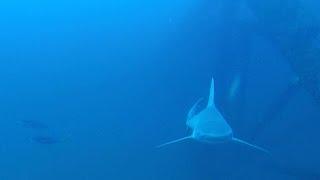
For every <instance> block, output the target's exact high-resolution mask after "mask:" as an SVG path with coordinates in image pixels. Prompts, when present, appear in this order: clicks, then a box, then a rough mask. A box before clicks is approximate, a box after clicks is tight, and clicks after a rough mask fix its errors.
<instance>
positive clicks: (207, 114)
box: [157, 78, 269, 154]
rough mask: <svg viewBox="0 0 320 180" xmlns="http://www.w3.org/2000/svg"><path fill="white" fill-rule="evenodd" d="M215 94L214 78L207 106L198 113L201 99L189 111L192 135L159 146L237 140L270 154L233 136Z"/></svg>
mask: <svg viewBox="0 0 320 180" xmlns="http://www.w3.org/2000/svg"><path fill="white" fill-rule="evenodd" d="M214 96H215V95H214V79H213V78H212V81H211V88H210V95H209V99H208V104H207V107H206V108H205V109H203V110H202V111H200V112H199V113H196V112H197V107H198V106H199V103H200V102H201V101H202V99H199V100H198V101H197V102H196V103H195V104H194V106H193V107H192V108H191V109H190V111H189V113H188V117H187V122H186V125H187V128H188V129H190V130H191V135H189V136H186V137H183V138H180V139H177V140H174V141H170V142H167V143H164V144H162V145H159V146H157V147H158V148H161V147H164V146H167V145H170V144H173V143H177V142H181V141H184V140H188V139H193V140H196V141H199V142H204V143H209V144H215V143H223V142H236V143H240V144H244V145H246V146H249V147H251V148H253V149H256V150H259V151H262V152H265V153H268V154H269V152H268V151H267V150H265V149H264V148H261V147H259V146H256V145H253V144H250V143H248V142H246V141H244V140H241V139H238V138H235V137H234V136H233V131H232V129H231V127H230V126H229V124H228V123H227V121H226V120H225V119H224V117H223V116H222V115H221V113H220V112H219V110H218V109H217V108H216V105H215V100H214Z"/></svg>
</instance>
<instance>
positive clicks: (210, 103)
mask: <svg viewBox="0 0 320 180" xmlns="http://www.w3.org/2000/svg"><path fill="white" fill-rule="evenodd" d="M212 106H215V104H214V79H213V78H212V79H211V86H210V94H209V99H208V105H207V107H212Z"/></svg>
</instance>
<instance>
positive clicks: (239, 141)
mask: <svg viewBox="0 0 320 180" xmlns="http://www.w3.org/2000/svg"><path fill="white" fill-rule="evenodd" d="M232 140H233V141H235V142H237V143H239V144H244V145H247V146H249V147H251V148H253V149H256V150H259V151H262V152H264V153H266V154H268V155H271V154H270V152H269V151H268V150H266V149H264V148H262V147H259V146H256V145H253V144H250V143H248V142H246V141H244V140H241V139H238V138H232Z"/></svg>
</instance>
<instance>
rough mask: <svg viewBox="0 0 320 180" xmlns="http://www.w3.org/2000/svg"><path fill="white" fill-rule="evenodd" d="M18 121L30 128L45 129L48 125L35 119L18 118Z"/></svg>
mask: <svg viewBox="0 0 320 180" xmlns="http://www.w3.org/2000/svg"><path fill="white" fill-rule="evenodd" d="M19 123H20V124H21V125H22V126H23V127H25V128H30V129H47V128H48V125H47V124H45V123H43V122H40V121H35V120H20V121H19Z"/></svg>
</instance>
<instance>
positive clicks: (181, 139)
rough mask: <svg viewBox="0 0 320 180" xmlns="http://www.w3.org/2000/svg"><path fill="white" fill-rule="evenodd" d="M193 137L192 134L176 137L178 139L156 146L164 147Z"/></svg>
mask: <svg viewBox="0 0 320 180" xmlns="http://www.w3.org/2000/svg"><path fill="white" fill-rule="evenodd" d="M191 138H192V136H186V137H183V138H180V139H176V140H173V141H170V142H167V143H164V144H161V145H159V146H156V147H157V148H162V147H164V146H167V145H170V144H174V143H178V142H181V141H184V140H187V139H191Z"/></svg>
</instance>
